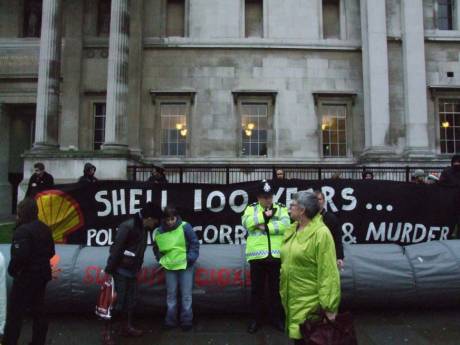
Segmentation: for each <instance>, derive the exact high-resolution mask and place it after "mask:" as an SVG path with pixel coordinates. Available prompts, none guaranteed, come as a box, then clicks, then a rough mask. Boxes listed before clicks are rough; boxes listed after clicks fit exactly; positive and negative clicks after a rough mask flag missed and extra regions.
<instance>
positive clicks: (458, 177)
mask: <svg viewBox="0 0 460 345" xmlns="http://www.w3.org/2000/svg"><path fill="white" fill-rule="evenodd" d="M439 183H441V184H444V185H446V186H451V187H460V169H454V167H447V168H445V169H444V170H443V171H442V174H441V177H440V178H439Z"/></svg>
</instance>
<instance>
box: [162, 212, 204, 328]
mask: <svg viewBox="0 0 460 345" xmlns="http://www.w3.org/2000/svg"><path fill="white" fill-rule="evenodd" d="M153 236H154V242H153V253H154V254H155V257H156V259H157V261H158V262H159V263H160V265H161V266H162V267H163V268H164V270H165V275H166V307H167V310H166V317H165V323H164V328H166V329H171V328H175V327H177V326H178V325H179V322H178V315H177V314H178V308H177V306H178V303H177V289H178V288H179V292H180V296H181V303H180V304H181V310H180V317H179V321H180V326H181V328H182V330H183V331H184V332H187V331H190V330H191V329H192V326H193V324H192V322H193V312H192V288H193V277H194V269H193V265H194V264H195V261H196V260H197V259H198V256H199V250H200V242H199V241H198V238H197V236H196V234H195V232H194V231H193V228H192V226H191V225H190V224H189V223H187V222H184V221H183V220H182V219H181V217H180V216H179V213H178V212H177V209H176V208H175V207H174V206H167V207H166V208H165V209H164V210H163V219H162V221H161V225H160V227H158V228H157V229H155V232H154V235H153Z"/></svg>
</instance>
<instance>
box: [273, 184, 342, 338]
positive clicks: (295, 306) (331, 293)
mask: <svg viewBox="0 0 460 345" xmlns="http://www.w3.org/2000/svg"><path fill="white" fill-rule="evenodd" d="M290 211H291V217H292V219H293V220H294V221H295V222H294V223H293V224H291V226H290V228H289V229H288V230H287V231H286V232H285V235H284V239H283V245H282V247H281V276H280V294H281V301H282V303H283V307H284V311H285V314H286V330H287V333H288V335H289V338H291V339H294V340H295V343H296V344H303V340H302V335H301V333H300V327H299V325H300V324H302V323H303V322H304V321H305V320H306V319H312V318H315V314H316V312H317V311H319V310H320V309H322V310H324V311H325V312H326V316H327V317H328V318H329V319H331V320H333V319H334V318H335V315H336V313H337V310H338V308H339V304H340V275H339V271H338V269H337V263H336V255H335V247H334V239H333V238H332V235H331V232H330V231H329V229H328V228H327V227H326V225H324V223H323V220H322V216H321V214H320V213H319V206H318V199H317V198H316V195H315V194H314V193H311V192H305V191H303V192H299V193H296V194H295V195H294V197H293V199H292V202H291V205H290Z"/></svg>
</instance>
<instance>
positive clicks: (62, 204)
mask: <svg viewBox="0 0 460 345" xmlns="http://www.w3.org/2000/svg"><path fill="white" fill-rule="evenodd" d="M35 199H36V200H37V205H38V219H40V220H41V221H42V222H43V223H45V224H46V225H48V226H49V227H50V229H51V232H52V234H53V239H54V241H55V242H56V243H65V242H66V238H67V236H68V235H69V234H71V233H72V232H74V231H75V230H78V229H79V228H80V227H82V226H83V225H84V223H85V221H84V218H83V213H82V212H81V209H80V205H79V204H78V202H76V201H75V200H74V199H73V198H72V197H71V196H70V195H68V194H66V193H64V192H62V191H60V190H55V189H52V190H47V191H44V192H42V193H39V194H37V195H36V197H35Z"/></svg>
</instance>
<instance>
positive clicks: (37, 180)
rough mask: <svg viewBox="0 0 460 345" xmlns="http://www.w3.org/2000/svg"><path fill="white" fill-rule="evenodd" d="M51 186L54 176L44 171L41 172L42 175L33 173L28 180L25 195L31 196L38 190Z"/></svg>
mask: <svg viewBox="0 0 460 345" xmlns="http://www.w3.org/2000/svg"><path fill="white" fill-rule="evenodd" d="M52 186H54V178H53V176H52V175H51V174H48V173H47V172H46V171H45V172H43V175H42V176H40V175H38V174H33V175H32V176H31V177H30V180H29V185H28V187H27V192H26V196H30V197H33V196H35V194H37V193H38V192H40V191H42V190H44V189H46V188H49V187H52Z"/></svg>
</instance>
